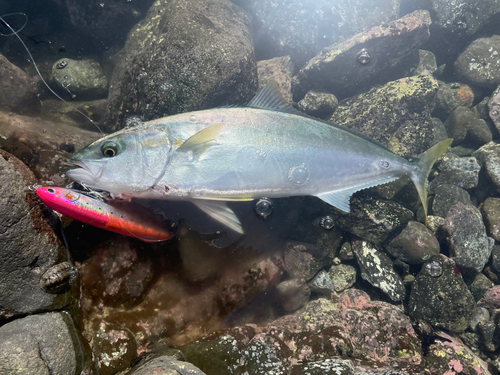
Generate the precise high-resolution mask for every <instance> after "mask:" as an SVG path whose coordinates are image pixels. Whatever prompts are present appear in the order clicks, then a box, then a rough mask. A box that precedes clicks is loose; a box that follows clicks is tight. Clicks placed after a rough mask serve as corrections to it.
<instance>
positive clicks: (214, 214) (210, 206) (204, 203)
mask: <svg viewBox="0 0 500 375" xmlns="http://www.w3.org/2000/svg"><path fill="white" fill-rule="evenodd" d="M192 202H193V203H194V204H195V205H196V207H198V208H199V209H200V210H202V211H203V212H205V213H206V214H207V215H208V216H210V217H211V218H213V219H215V220H217V221H218V222H220V223H222V224H224V225H225V226H227V227H229V228H230V229H232V230H234V231H235V232H238V233H241V234H243V228H242V227H241V222H240V220H239V219H238V217H237V216H236V214H235V213H234V212H233V210H231V209H230V208H229V207H228V206H227V204H226V202H224V201H216V200H204V199H196V200H193V201H192Z"/></svg>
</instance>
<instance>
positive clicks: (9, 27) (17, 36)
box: [0, 12, 104, 135]
mask: <svg viewBox="0 0 500 375" xmlns="http://www.w3.org/2000/svg"><path fill="white" fill-rule="evenodd" d="M7 16H22V17H24V25H23V26H22V27H21V28H20V29H19V30H17V31H16V30H14V29H13V28H12V27H11V26H10V25H9V24H8V23H7V21H5V19H4V18H3V17H7ZM0 21H1V22H2V23H3V24H4V25H5V26H7V28H8V29H9V30H10V31H11V33H10V34H3V33H0V35H2V36H11V35H15V36H16V38H17V39H19V41H20V42H21V44H22V45H23V47H24V49H25V50H26V52H28V55H29V57H30V59H31V62H32V63H33V66H34V67H35V70H36V72H37V74H38V76H39V77H40V79H41V80H42V82H43V84H44V85H45V87H47V88H48V89H49V91H50V92H51V93H52V94H54V96H55V97H57V98H58V99H59V100H61V101H62V102H63V103H65V104H66V105H67V106H69V107H70V108H71V109H73V110H75V111H77V112H78V113H80V114H81V115H82V116H83V117H85V118H86V119H87V120H89V121H90V122H91V123H92V124H93V125H94V126H95V127H96V128H97V130H99V132H100V133H101V134H102V135H104V133H103V132H102V130H101V128H100V127H99V126H98V125H97V124H96V123H95V122H94V121H92V119H91V118H90V117H88V116H87V115H86V114H85V113H83V112H82V111H80V110H79V109H78V108H76V107H74V106H73V105H71V104H70V103H68V102H67V101H66V100H64V99H63V98H61V97H60V96H59V95H58V94H57V93H56V92H55V91H54V90H52V89H51V88H50V86H49V85H48V84H47V82H45V80H44V79H43V77H42V74H41V73H40V71H39V70H38V66H37V65H36V63H35V59H34V58H33V56H32V55H31V52H30V50H29V49H28V47H27V46H26V44H25V43H24V41H23V40H22V39H21V37H20V36H19V35H18V33H20V32H21V30H23V29H24V27H25V26H26V24H27V23H28V16H27V15H26V14H25V13H22V12H18V13H9V14H4V15H3V16H0Z"/></svg>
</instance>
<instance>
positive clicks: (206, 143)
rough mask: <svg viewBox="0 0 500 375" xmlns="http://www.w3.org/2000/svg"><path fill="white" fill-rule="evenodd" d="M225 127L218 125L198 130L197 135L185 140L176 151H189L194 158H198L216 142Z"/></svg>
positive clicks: (222, 124)
mask: <svg viewBox="0 0 500 375" xmlns="http://www.w3.org/2000/svg"><path fill="white" fill-rule="evenodd" d="M225 126H226V124H225V123H219V124H215V125H211V126H209V127H208V128H205V129H203V130H200V131H199V132H198V133H196V134H194V135H192V136H191V137H189V138H188V139H186V140H185V141H184V143H183V144H181V145H180V146H179V148H178V149H177V151H184V152H186V151H191V152H192V153H193V155H194V156H195V158H196V157H199V156H200V155H201V154H202V153H203V152H205V151H206V150H207V149H208V148H210V147H211V146H212V145H214V144H215V142H217V139H218V138H219V137H220V135H221V134H222V131H223V130H224V128H225Z"/></svg>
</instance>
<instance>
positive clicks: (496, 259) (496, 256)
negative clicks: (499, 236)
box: [491, 245, 500, 272]
mask: <svg viewBox="0 0 500 375" xmlns="http://www.w3.org/2000/svg"><path fill="white" fill-rule="evenodd" d="M491 265H492V267H493V268H494V269H495V271H497V272H499V271H500V245H494V246H493V250H492V251H491Z"/></svg>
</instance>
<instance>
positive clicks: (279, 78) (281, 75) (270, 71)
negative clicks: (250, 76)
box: [257, 56, 293, 104]
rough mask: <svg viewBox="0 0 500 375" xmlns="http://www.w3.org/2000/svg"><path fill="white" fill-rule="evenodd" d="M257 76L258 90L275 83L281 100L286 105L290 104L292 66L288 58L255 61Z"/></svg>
mask: <svg viewBox="0 0 500 375" xmlns="http://www.w3.org/2000/svg"><path fill="white" fill-rule="evenodd" d="M257 74H258V76H259V90H260V89H262V88H264V86H265V85H266V84H267V83H269V82H270V81H275V82H276V83H277V84H278V87H279V89H280V93H281V96H282V97H283V99H285V101H286V102H287V103H288V104H292V102H293V100H292V75H293V64H292V61H291V59H290V56H282V57H275V58H273V59H269V60H261V61H257Z"/></svg>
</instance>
